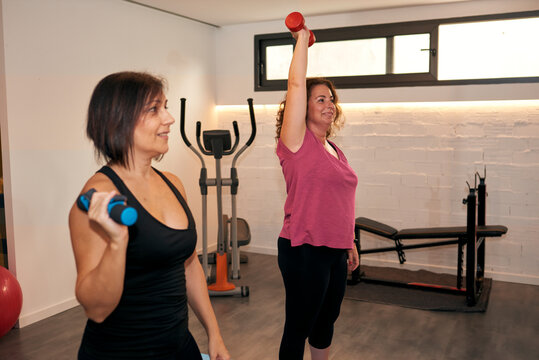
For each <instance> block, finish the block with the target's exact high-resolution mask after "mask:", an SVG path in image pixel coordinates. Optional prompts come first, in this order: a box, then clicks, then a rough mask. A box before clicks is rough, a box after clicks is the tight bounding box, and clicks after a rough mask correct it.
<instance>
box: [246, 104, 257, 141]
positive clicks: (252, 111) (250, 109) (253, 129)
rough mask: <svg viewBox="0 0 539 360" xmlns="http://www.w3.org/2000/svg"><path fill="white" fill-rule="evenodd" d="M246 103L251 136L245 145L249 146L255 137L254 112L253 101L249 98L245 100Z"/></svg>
mask: <svg viewBox="0 0 539 360" xmlns="http://www.w3.org/2000/svg"><path fill="white" fill-rule="evenodd" d="M247 103H248V104H249V115H250V116H251V136H250V137H249V140H247V142H246V143H245V145H246V146H250V145H251V144H252V142H253V141H254V139H255V136H256V121H255V111H254V108H253V99H251V98H249V99H247Z"/></svg>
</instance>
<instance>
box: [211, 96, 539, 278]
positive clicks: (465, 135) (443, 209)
mask: <svg viewBox="0 0 539 360" xmlns="http://www.w3.org/2000/svg"><path fill="white" fill-rule="evenodd" d="M255 103H256V101H255ZM343 110H344V113H345V116H346V124H345V126H344V128H343V129H342V130H341V131H340V132H339V134H338V136H337V137H336V138H335V139H334V141H335V142H336V143H337V144H338V145H339V146H340V147H341V148H342V150H343V151H344V153H345V154H346V156H347V158H348V160H349V162H350V164H351V166H352V167H353V168H354V169H355V171H356V173H357V174H358V177H359V185H358V189H357V193H356V216H365V217H370V218H373V219H376V220H379V221H381V222H385V223H387V224H389V225H392V226H394V227H396V228H412V227H434V226H458V225H465V224H466V206H465V205H463V204H462V199H463V198H465V197H466V196H467V189H468V188H467V185H466V181H468V182H469V183H470V184H472V185H473V184H474V174H475V173H476V172H479V173H480V174H481V175H482V174H483V171H484V168H485V167H486V174H487V179H486V183H487V192H488V195H489V196H488V197H487V223H488V224H502V225H505V226H507V227H508V228H509V231H508V233H507V235H505V236H504V237H502V238H492V239H489V240H488V242H487V256H486V270H487V275H488V276H490V277H492V278H494V279H498V280H507V281H517V282H524V283H532V284H539V261H538V259H539V102H537V101H534V102H477V103H473V102H463V103H458V102H455V103H415V104H371V105H367V104H362V105H361V106H354V105H348V104H345V105H344V106H343ZM276 112H277V107H276V106H275V105H272V106H269V105H268V106H256V107H255V113H256V119H257V127H258V131H257V137H256V140H255V142H254V144H253V147H252V148H250V149H249V150H248V151H246V152H245V154H244V155H242V158H241V159H240V161H239V162H238V172H239V177H240V189H239V195H238V215H239V216H241V217H244V218H245V219H246V220H247V221H248V222H249V225H250V228H251V232H252V243H251V245H250V248H251V250H252V251H260V252H267V253H276V244H277V243H276V240H277V237H278V234H279V231H280V228H281V225H282V217H283V210H282V209H283V205H284V201H285V199H286V194H285V192H286V190H285V184H284V180H283V178H282V172H281V168H280V165H279V162H278V159H277V156H276V155H275V144H276V143H275V114H276ZM218 119H219V124H220V127H224V128H229V129H231V128H232V126H231V122H232V121H233V120H236V121H238V124H239V126H240V133H241V136H242V140H241V143H240V146H241V145H242V144H243V143H244V142H245V141H246V139H247V137H248V134H249V131H250V128H249V115H248V111H247V108H246V107H240V108H238V107H230V108H228V107H224V108H220V109H219V111H218ZM211 164H213V163H211ZM210 166H213V165H210ZM228 166H230V160H227V159H225V160H224V161H223V167H224V169H225V170H224V171H225V173H226V174H228ZM226 201H229V198H227V200H226ZM226 204H227V203H226ZM226 206H228V205H226ZM225 209H228V207H225ZM391 243H392V242H388V241H386V240H384V239H381V238H377V237H376V236H372V235H370V234H362V246H363V248H369V247H380V246H390V245H391ZM456 253H457V251H456V247H451V246H450V247H444V248H433V249H421V250H409V251H407V252H406V257H407V263H406V264H405V265H404V266H406V267H407V268H414V267H418V268H428V269H431V270H433V271H440V272H449V273H455V272H456V256H457V254H456ZM362 261H363V262H364V263H369V262H371V263H375V264H380V263H383V264H385V265H388V266H399V265H398V261H397V256H396V254H395V253H386V254H378V255H369V256H364V257H363V258H362Z"/></svg>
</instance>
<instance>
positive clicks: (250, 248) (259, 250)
mask: <svg viewBox="0 0 539 360" xmlns="http://www.w3.org/2000/svg"><path fill="white" fill-rule="evenodd" d="M241 250H243V251H247V252H252V253H255V254H263V255H277V249H276V248H274V247H265V246H256V245H247V246H242V247H241Z"/></svg>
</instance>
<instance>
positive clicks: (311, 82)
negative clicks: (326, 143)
mask: <svg viewBox="0 0 539 360" xmlns="http://www.w3.org/2000/svg"><path fill="white" fill-rule="evenodd" d="M316 85H325V86H327V87H328V88H329V90H330V91H331V94H332V95H333V102H334V104H335V120H333V122H332V123H331V126H330V127H329V129H328V131H327V132H326V137H331V136H333V135H335V133H336V132H337V130H339V129H340V128H341V127H342V126H343V125H344V116H343V114H342V109H341V107H340V105H339V97H338V96H337V91H336V89H335V85H333V83H332V82H331V81H330V80H328V79H326V78H322V77H314V78H308V79H307V109H308V107H309V105H308V104H309V98H310V97H311V91H312V89H313V87H315V86H316ZM285 106H286V97H285V100H283V101H282V102H281V104H280V105H279V111H278V112H277V124H276V127H277V129H276V134H277V136H275V138H276V139H279V138H280V137H281V128H282V126H283V117H284V108H285ZM307 112H308V111H307ZM305 120H307V119H305Z"/></svg>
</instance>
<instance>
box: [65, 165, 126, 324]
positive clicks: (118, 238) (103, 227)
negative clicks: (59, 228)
mask: <svg viewBox="0 0 539 360" xmlns="http://www.w3.org/2000/svg"><path fill="white" fill-rule="evenodd" d="M97 178H99V176H97ZM92 187H94V188H96V189H97V190H98V192H96V193H94V195H93V196H92V202H91V204H90V208H89V210H88V213H87V214H86V213H84V212H83V211H82V210H80V209H79V208H78V207H77V206H76V205H75V204H74V205H73V207H72V208H71V211H70V213H69V230H70V234H71V243H72V246H73V253H74V255H75V262H76V265H77V282H76V285H75V294H76V296H77V300H78V301H79V302H80V304H81V305H82V306H83V308H84V310H85V312H86V315H87V316H88V318H90V319H92V320H93V321H96V322H102V321H103V320H105V319H106V317H107V316H108V315H110V313H111V312H112V311H113V310H114V309H115V308H116V306H117V305H118V302H119V301H120V297H121V294H122V291H123V282H124V274H125V255H126V249H127V243H128V231H127V226H123V225H119V224H117V223H116V222H114V221H113V220H112V219H111V218H110V217H109V216H108V212H107V205H108V203H109V201H110V199H111V198H112V197H113V196H114V195H115V194H117V192H116V190H115V189H114V186H112V184H108V183H107V182H106V181H101V180H98V179H94V178H92V179H90V181H89V182H88V184H86V186H85V188H84V189H83V192H85V191H87V190H88V189H89V188H92ZM103 191H104V192H103Z"/></svg>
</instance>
